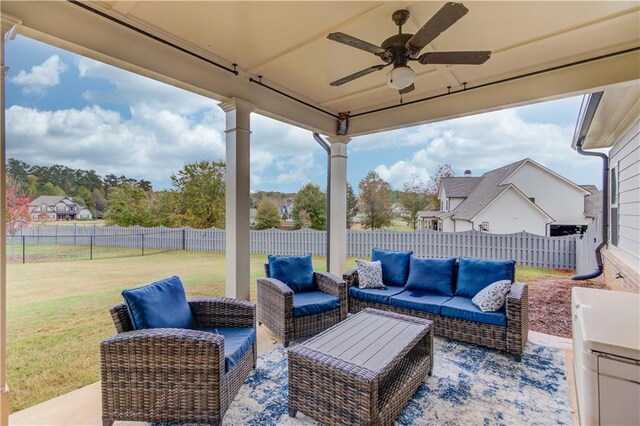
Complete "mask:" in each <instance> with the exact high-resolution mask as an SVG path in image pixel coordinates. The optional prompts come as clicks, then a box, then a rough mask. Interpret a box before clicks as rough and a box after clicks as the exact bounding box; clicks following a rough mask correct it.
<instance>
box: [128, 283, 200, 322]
mask: <svg viewBox="0 0 640 426" xmlns="http://www.w3.org/2000/svg"><path fill="white" fill-rule="evenodd" d="M122 297H124V300H125V302H126V304H127V307H128V308H129V316H130V317H131V324H132V325H133V327H134V328H135V329H136V330H142V329H146V328H191V327H192V325H193V315H192V314H191V308H190V307H189V302H187V296H186V295H185V293H184V287H183V286H182V282H181V281H180V278H178V277H176V276H173V277H171V278H166V279H164V280H160V281H156V282H155V283H153V284H149V285H146V286H144V287H139V288H135V289H132V290H124V291H123V292H122Z"/></svg>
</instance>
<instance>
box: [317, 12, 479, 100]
mask: <svg viewBox="0 0 640 426" xmlns="http://www.w3.org/2000/svg"><path fill="white" fill-rule="evenodd" d="M467 12H469V9H467V8H466V7H464V5H463V4H462V3H447V4H445V5H444V6H442V8H441V9H440V10H439V11H438V12H436V14H435V15H433V16H432V17H431V19H429V21H428V22H427V23H426V24H424V26H423V27H422V28H420V29H419V30H418V32H417V33H415V34H403V33H402V26H403V25H404V24H405V23H406V22H407V20H408V19H409V16H410V13H409V11H408V10H405V9H402V10H397V11H395V12H394V13H393V15H392V16H391V19H392V20H393V22H394V23H395V24H396V25H397V26H398V27H399V31H398V34H396V35H393V36H391V37H389V38H388V39H386V40H385V41H383V42H382V45H381V46H380V47H378V46H376V45H375V44H371V43H368V42H366V41H364V40H360V39H358V38H355V37H352V36H350V35H348V34H345V33H331V34H329V35H328V36H327V38H328V39H329V40H333V41H337V42H338V43H343V44H346V45H348V46H351V47H355V48H356V49H361V50H364V51H366V52H369V53H373V54H374V55H376V56H378V57H379V58H380V59H382V61H383V62H385V63H384V64H380V65H373V66H371V67H369V68H365V69H363V70H361V71H358V72H356V73H353V74H351V75H348V76H346V77H343V78H341V79H339V80H336V81H334V82H332V83H331V86H341V85H343V84H345V83H348V82H350V81H353V80H355V79H357V78H360V77H363V76H365V75H367V74H371V73H372V72H375V71H380V70H381V69H383V68H386V67H388V66H390V65H393V68H392V69H391V71H390V72H389V73H388V74H387V84H388V85H389V87H392V88H393V89H396V90H398V91H399V92H400V94H401V95H402V94H405V93H409V92H411V91H412V90H414V89H415V86H414V84H413V81H414V78H415V72H414V71H413V70H412V69H411V68H410V67H409V66H408V65H407V64H408V62H409V61H417V62H419V63H421V64H423V65H427V64H465V65H480V64H483V63H485V62H486V61H487V60H488V59H489V57H490V56H491V51H488V50H484V51H458V52H427V53H423V54H422V55H420V51H421V50H422V49H423V48H424V47H425V46H426V45H428V44H429V43H431V42H432V41H433V40H435V39H436V37H438V36H439V35H440V34H442V33H443V32H444V31H445V30H447V29H448V28H449V27H451V26H452V25H453V24H455V23H456V22H457V21H458V19H460V18H462V17H463V16H464V15H466V14H467Z"/></svg>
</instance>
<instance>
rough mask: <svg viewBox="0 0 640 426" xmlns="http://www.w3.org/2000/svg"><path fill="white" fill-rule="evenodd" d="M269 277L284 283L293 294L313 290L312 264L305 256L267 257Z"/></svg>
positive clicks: (308, 257)
mask: <svg viewBox="0 0 640 426" xmlns="http://www.w3.org/2000/svg"><path fill="white" fill-rule="evenodd" d="M268 259H269V276H270V277H271V278H275V279H277V280H279V281H282V282H283V283H285V284H286V285H287V286H288V287H289V288H290V289H291V290H293V292H294V293H300V292H303V291H313V290H315V288H316V286H315V282H314V278H313V263H312V261H311V255H310V254H309V255H307V256H272V255H269V257H268Z"/></svg>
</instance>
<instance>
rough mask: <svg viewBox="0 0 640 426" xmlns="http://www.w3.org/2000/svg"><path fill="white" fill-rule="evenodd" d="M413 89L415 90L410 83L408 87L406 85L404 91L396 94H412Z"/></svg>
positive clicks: (413, 85)
mask: <svg viewBox="0 0 640 426" xmlns="http://www.w3.org/2000/svg"><path fill="white" fill-rule="evenodd" d="M415 89H416V86H415V84H413V83H411V84H410V85H408V86H407V87H405V88H404V89H400V90H398V92H400V94H401V95H404V94H407V93H409V92H413V91H414V90H415Z"/></svg>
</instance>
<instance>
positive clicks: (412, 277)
mask: <svg viewBox="0 0 640 426" xmlns="http://www.w3.org/2000/svg"><path fill="white" fill-rule="evenodd" d="M455 264H456V258H455V257H450V258H448V259H423V258H420V257H416V256H411V260H410V263H409V265H410V266H409V278H408V279H407V290H413V291H419V292H422V293H433V294H441V295H443V296H453V268H454V266H455Z"/></svg>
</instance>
